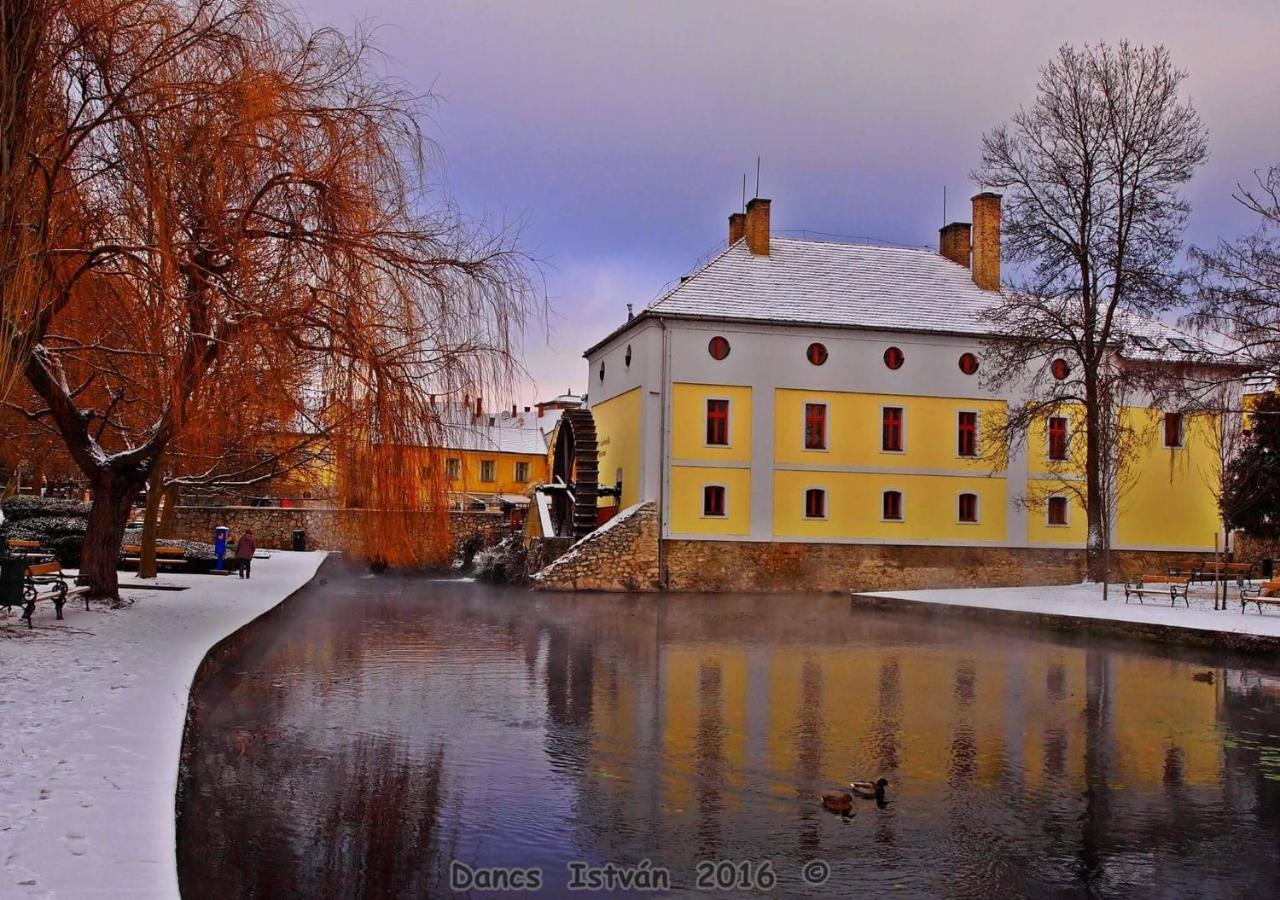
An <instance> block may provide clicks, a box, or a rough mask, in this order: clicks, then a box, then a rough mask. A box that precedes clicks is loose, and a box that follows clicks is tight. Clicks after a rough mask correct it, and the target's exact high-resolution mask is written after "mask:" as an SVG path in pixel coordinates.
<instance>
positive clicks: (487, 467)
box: [480, 459, 498, 481]
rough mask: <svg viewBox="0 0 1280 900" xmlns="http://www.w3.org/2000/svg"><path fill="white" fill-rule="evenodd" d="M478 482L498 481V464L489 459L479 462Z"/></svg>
mask: <svg viewBox="0 0 1280 900" xmlns="http://www.w3.org/2000/svg"><path fill="white" fill-rule="evenodd" d="M480 480H481V481H497V480H498V464H497V463H496V462H494V461H493V460H491V459H482V460H480Z"/></svg>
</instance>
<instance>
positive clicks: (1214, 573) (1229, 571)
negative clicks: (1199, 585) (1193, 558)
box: [1193, 561, 1254, 583]
mask: <svg viewBox="0 0 1280 900" xmlns="http://www.w3.org/2000/svg"><path fill="white" fill-rule="evenodd" d="M1253 569H1254V566H1253V563H1245V562H1217V563H1216V562H1213V561H1209V562H1205V563H1202V564H1201V565H1200V568H1199V569H1198V570H1197V572H1196V575H1195V577H1194V578H1193V580H1194V581H1235V582H1237V583H1239V582H1240V581H1247V580H1250V579H1252V578H1253Z"/></svg>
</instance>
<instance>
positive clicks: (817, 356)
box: [804, 343, 827, 366]
mask: <svg viewBox="0 0 1280 900" xmlns="http://www.w3.org/2000/svg"><path fill="white" fill-rule="evenodd" d="M804 355H805V359H807V360H809V362H811V363H813V364H814V365H815V366H820V365H822V364H823V363H825V362H826V361H827V347H826V345H825V344H817V343H815V344H810V345H809V349H808V350H806V351H805V354H804Z"/></svg>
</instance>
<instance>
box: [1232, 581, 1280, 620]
mask: <svg viewBox="0 0 1280 900" xmlns="http://www.w3.org/2000/svg"><path fill="white" fill-rule="evenodd" d="M1277 594H1280V581H1263V582H1260V583H1259V584H1258V586H1257V587H1254V586H1252V585H1249V584H1245V583H1244V582H1243V581H1241V583H1240V612H1241V613H1243V612H1244V611H1245V609H1246V608H1247V607H1248V605H1249V604H1250V603H1253V604H1255V605H1256V606H1257V607H1258V615H1262V604H1264V603H1266V604H1268V605H1270V606H1280V597H1278V596H1276V595H1277Z"/></svg>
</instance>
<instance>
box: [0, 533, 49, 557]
mask: <svg viewBox="0 0 1280 900" xmlns="http://www.w3.org/2000/svg"><path fill="white" fill-rule="evenodd" d="M5 543H6V544H7V545H8V549H9V558H10V559H28V560H39V561H40V562H48V561H49V560H50V559H52V558H53V554H52V553H51V552H50V551H48V550H46V549H45V548H44V547H42V546H41V545H40V542H39V541H24V540H19V539H18V538H9V539H8V540H7V541H6V542H5Z"/></svg>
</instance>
